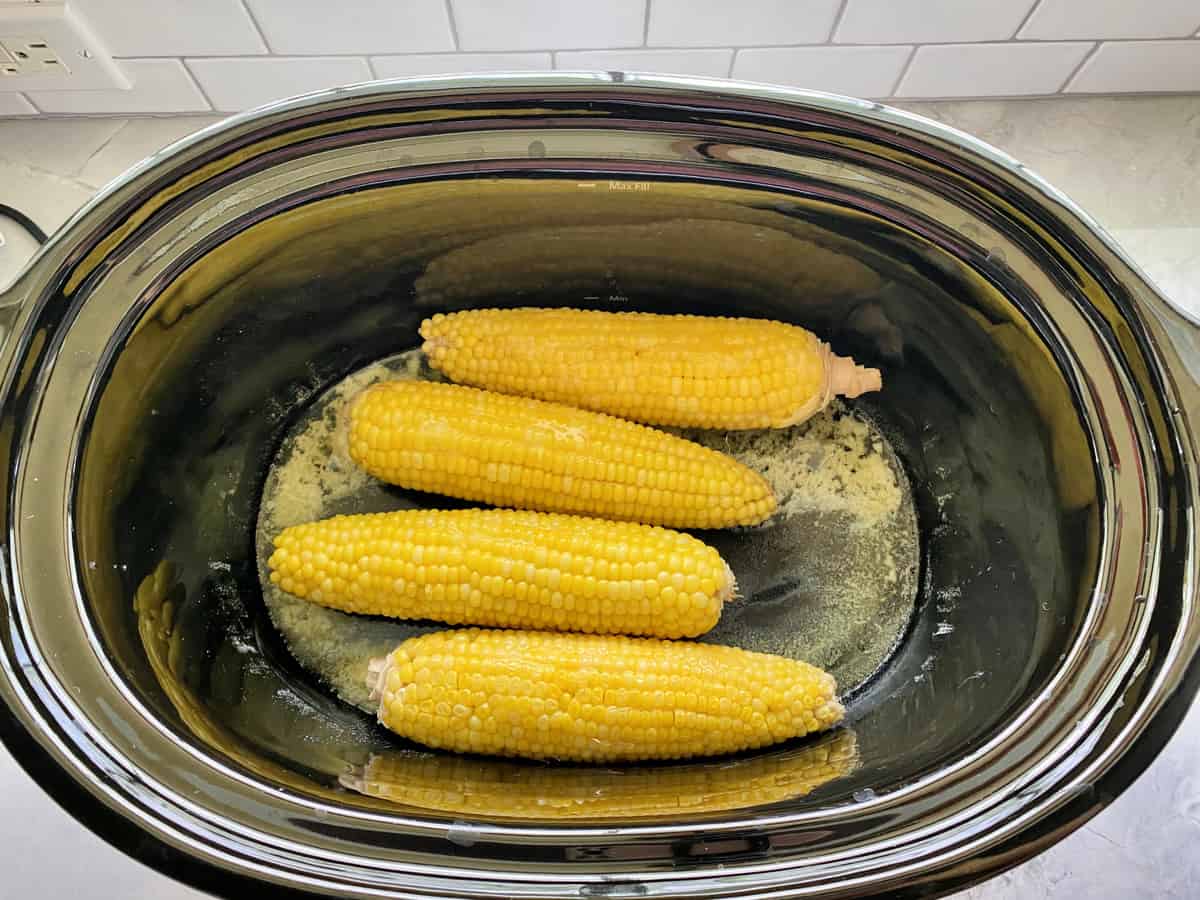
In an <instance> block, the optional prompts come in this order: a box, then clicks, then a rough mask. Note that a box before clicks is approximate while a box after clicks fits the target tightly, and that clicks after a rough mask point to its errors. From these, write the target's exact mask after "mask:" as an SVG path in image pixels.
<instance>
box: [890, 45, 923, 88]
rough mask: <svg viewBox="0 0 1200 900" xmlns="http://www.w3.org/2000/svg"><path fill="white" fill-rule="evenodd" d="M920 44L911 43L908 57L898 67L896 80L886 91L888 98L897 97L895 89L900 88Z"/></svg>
mask: <svg viewBox="0 0 1200 900" xmlns="http://www.w3.org/2000/svg"><path fill="white" fill-rule="evenodd" d="M922 46H923V45H922V44H913V46H912V49H911V50H910V51H909V53H908V59H906V60H905V61H904V65H902V66H901V67H900V74H899V75H897V76H896V80H895V81H894V82H893V83H892V89H891V91H890V92H889V93H888V98H889V99H897V98H896V91H898V90H900V85H901V84H903V83H904V77H905V76H906V75H907V74H908V70H909V69H911V68H912V64H913V61H914V60H915V59H916V58H917V51H918V50H920V49H921V47H922Z"/></svg>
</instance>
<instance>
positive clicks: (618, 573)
mask: <svg viewBox="0 0 1200 900" xmlns="http://www.w3.org/2000/svg"><path fill="white" fill-rule="evenodd" d="M268 565H269V567H270V569H271V582H272V583H273V584H277V585H279V587H280V588H282V589H283V590H285V591H287V592H288V593H289V594H293V595H295V596H297V597H302V598H304V599H307V600H311V601H312V602H314V603H319V604H321V605H322V606H329V607H332V608H334V609H340V610H343V611H344V612H351V613H369V614H374V615H384V616H393V617H395V618H400V619H436V620H438V621H441V622H447V623H449V624H451V625H460V624H470V625H493V626H499V627H506V628H546V629H553V630H557V631H587V632H594V633H601V634H643V635H654V636H656V637H670V638H676V637H694V636H696V635H699V634H703V633H704V632H706V631H708V630H709V629H710V628H712V627H713V625H715V624H716V623H717V620H718V619H719V618H720V616H721V607H722V605H723V604H724V602H725V601H726V600H727V599H729V598H730V597H731V596H732V595H733V591H734V581H733V574H732V573H731V572H730V571H729V568H728V567H727V566H726V565H725V563H724V561H723V560H722V559H721V556H720V554H718V553H717V551H716V550H714V549H712V548H711V547H709V546H708V545H707V544H704V543H703V542H701V541H699V540H697V539H696V538H694V537H692V536H691V535H687V534H681V533H680V532H677V531H670V530H668V529H665V528H658V527H653V526H650V525H638V524H635V523H633V522H610V521H607V520H604V519H588V518H582V517H579V516H565V515H558V514H555V513H538V512H524V511H517V510H507V509H460V510H424V509H421V510H402V511H400V512H390V513H368V514H362V515H354V516H336V517H334V518H332V519H324V520H322V521H320V522H310V523H307V524H304V525H296V526H293V527H291V528H287V529H284V531H283V532H282V533H281V534H280V535H279V537H278V538H276V540H275V552H274V553H273V554H272V555H271V558H270V559H269V560H268Z"/></svg>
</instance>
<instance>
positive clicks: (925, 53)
mask: <svg viewBox="0 0 1200 900" xmlns="http://www.w3.org/2000/svg"><path fill="white" fill-rule="evenodd" d="M1092 46H1093V45H1092V44H1090V43H1086V42H1072V43H1065V42H1064V43H1033V44H1015V43H1005V44H957V45H955V44H939V45H934V46H929V47H918V48H917V52H916V54H915V55H914V56H913V60H912V63H911V64H910V65H909V67H908V71H907V72H906V73H905V74H904V78H903V79H902V80H901V82H900V86H899V87H898V88H897V89H896V96H898V97H1015V96H1020V95H1023V94H1053V93H1054V92H1055V91H1057V90H1059V89H1060V88H1061V87H1062V84H1063V82H1064V81H1066V79H1067V77H1068V76H1069V75H1070V74H1071V73H1072V72H1073V71H1074V70H1075V67H1076V66H1077V65H1079V62H1080V61H1081V60H1082V59H1083V58H1084V56H1086V55H1087V52H1088V51H1089V50H1090V49H1091V48H1092Z"/></svg>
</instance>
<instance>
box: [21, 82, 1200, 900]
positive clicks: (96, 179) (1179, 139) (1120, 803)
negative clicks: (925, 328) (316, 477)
mask: <svg viewBox="0 0 1200 900" xmlns="http://www.w3.org/2000/svg"><path fill="white" fill-rule="evenodd" d="M907 108H909V109H912V110H914V111H916V112H920V113H923V114H924V115H928V116H931V117H933V118H935V119H939V120H941V121H943V122H946V123H948V124H950V125H953V126H955V127H957V128H960V129H962V130H963V131H967V132H971V133H972V134H975V135H977V136H979V137H981V138H983V139H984V140H987V141H990V142H991V143H993V144H995V145H996V146H998V147H1000V148H1002V149H1003V150H1006V151H1008V152H1009V153H1011V154H1012V155H1013V156H1015V157H1016V158H1017V159H1019V160H1021V161H1022V162H1024V163H1026V164H1027V165H1029V166H1030V167H1031V168H1032V169H1034V170H1035V171H1036V172H1038V173H1039V174H1041V175H1042V176H1044V177H1045V178H1047V179H1048V180H1049V181H1050V182H1051V183H1053V184H1055V185H1057V186H1058V187H1059V188H1061V189H1063V190H1064V191H1066V192H1067V193H1068V194H1070V195H1071V196H1072V198H1073V199H1075V200H1076V201H1077V202H1078V203H1080V204H1081V205H1082V206H1083V207H1084V208H1085V209H1086V210H1088V211H1089V212H1090V213H1091V214H1092V215H1093V216H1095V218H1096V219H1098V220H1099V221H1100V223H1101V224H1102V225H1103V226H1104V227H1105V228H1107V229H1108V230H1109V231H1110V232H1111V233H1112V234H1113V236H1114V237H1116V239H1117V240H1118V241H1119V242H1120V243H1121V244H1123V245H1124V246H1125V248H1126V250H1128V252H1129V253H1130V254H1131V255H1132V256H1133V258H1134V259H1135V260H1137V261H1138V262H1139V263H1140V264H1141V266H1142V267H1143V268H1144V269H1145V270H1146V272H1147V273H1148V274H1149V275H1150V277H1151V278H1152V279H1154V280H1155V281H1156V282H1157V283H1158V284H1159V286H1160V287H1161V288H1162V289H1163V290H1164V291H1165V293H1166V294H1167V295H1168V296H1169V297H1171V298H1173V299H1174V300H1175V301H1176V302H1178V303H1179V304H1180V305H1182V306H1185V307H1187V308H1188V309H1190V310H1191V311H1193V312H1194V313H1196V314H1198V315H1200V96H1192V97H1146V98H1122V99H1103V98H1101V99H1080V100H1058V99H1053V100H1028V101H1020V100H1003V101H967V102H952V103H951V102H946V103H924V104H907ZM211 121H214V120H213V119H208V118H198V117H191V118H174V119H60V120H20V119H16V120H4V121H0V203H6V204H8V205H10V206H14V207H17V208H18V209H21V210H23V211H24V212H26V213H27V214H29V215H30V216H32V217H33V219H34V220H35V221H37V222H38V223H39V224H40V225H41V226H42V227H43V228H45V229H47V230H50V229H52V228H55V227H57V226H58V225H59V224H61V223H62V222H63V221H64V220H65V219H66V218H67V217H68V216H69V215H70V214H71V213H72V212H73V211H74V210H75V209H76V208H78V207H79V206H80V204H82V203H83V202H84V201H85V200H87V199H88V198H89V197H90V196H91V195H92V194H93V193H94V192H95V191H96V189H97V188H98V187H100V186H101V185H103V184H104V183H105V182H106V181H108V180H109V179H111V178H114V177H116V176H117V175H119V174H120V173H121V172H122V171H124V169H125V168H126V167H128V166H129V165H130V164H132V163H134V162H136V161H137V160H139V159H141V158H142V157H144V156H146V155H148V154H149V153H151V152H153V151H154V150H157V149H158V148H159V147H161V146H163V145H164V144H166V143H169V142H170V141H173V140H175V139H176V138H179V137H182V136H183V135H186V134H188V133H189V132H191V131H193V130H195V129H197V128H199V127H201V126H203V125H206V124H208V123H209V122H211ZM0 235H2V236H3V237H4V239H5V240H6V241H7V243H6V244H4V245H0V286H2V285H3V284H5V283H6V282H7V281H8V276H11V275H12V274H13V273H14V272H15V271H16V269H17V268H18V267H19V265H20V264H21V263H22V262H23V260H24V259H25V258H26V256H27V254H28V253H29V251H30V248H31V244H30V242H29V241H28V239H27V238H26V237H25V235H23V234H22V233H21V232H20V231H19V229H17V228H16V227H15V226H13V225H11V223H9V222H8V220H6V219H0ZM0 796H2V797H3V798H4V801H5V802H4V813H3V815H2V816H0V872H3V873H4V875H3V877H0V900H8V898H12V900H17V898H32V897H37V898H39V900H58V898H71V900H110V898H122V900H138V898H147V900H151V898H152V900H198V898H201V897H203V896H204V895H202V894H200V893H199V892H197V891H194V890H191V889H190V888H185V887H183V886H181V885H179V884H176V883H175V882H173V881H171V880H169V879H168V878H166V877H165V876H163V875H159V874H158V873H156V872H153V871H151V870H150V869H148V868H146V867H144V866H142V865H141V864H139V863H136V862H133V861H131V860H129V859H127V858H125V857H124V856H122V855H121V854H119V853H118V852H117V851H115V850H113V849H111V848H110V847H108V845H107V844H105V843H104V842H103V841H101V840H100V839H99V838H97V837H95V836H94V835H92V834H91V833H90V832H88V831H86V830H85V829H84V828H83V827H82V826H80V825H78V824H77V823H76V822H75V821H74V820H73V819H71V818H70V817H69V816H68V815H67V814H66V813H64V812H63V811H62V810H61V809H59V808H58V807H57V806H56V805H55V804H54V803H53V802H51V801H50V800H49V799H48V798H47V797H46V796H45V795H44V794H43V793H42V792H41V790H40V789H39V788H38V787H37V786H36V785H35V784H34V783H33V782H32V781H31V780H30V779H29V777H28V776H27V775H25V773H24V772H23V771H21V770H20V769H18V768H17V766H16V764H15V763H14V762H13V761H12V759H11V758H10V757H9V756H8V754H7V753H6V752H5V751H4V750H3V749H2V748H0ZM1197 847H1200V706H1198V707H1197V708H1196V709H1194V710H1193V711H1192V713H1191V715H1190V716H1189V717H1188V718H1187V719H1186V720H1185V721H1184V724H1183V726H1182V727H1181V728H1180V730H1179V732H1178V733H1177V734H1176V735H1175V737H1174V739H1173V740H1172V741H1171V742H1170V744H1169V745H1168V746H1167V748H1166V750H1165V751H1164V752H1163V754H1162V755H1161V756H1160V757H1159V758H1158V759H1157V760H1156V761H1155V762H1154V763H1153V764H1152V765H1151V766H1150V768H1149V769H1148V770H1147V772H1146V773H1145V774H1144V775H1143V776H1142V777H1141V778H1140V779H1139V780H1138V781H1137V782H1136V783H1135V784H1134V785H1133V786H1132V787H1131V788H1130V789H1129V790H1128V791H1126V792H1125V793H1124V794H1122V795H1121V796H1120V797H1119V798H1118V799H1117V800H1116V801H1115V802H1114V803H1113V804H1112V805H1111V806H1110V807H1109V808H1108V809H1107V810H1105V811H1104V812H1102V813H1101V814H1100V815H1099V816H1097V817H1096V818H1095V819H1093V820H1092V821H1091V822H1089V823H1088V824H1087V825H1085V826H1084V827H1083V828H1081V829H1080V830H1079V831H1077V832H1075V833H1074V834H1073V835H1071V836H1070V837H1068V838H1067V839H1066V840H1064V841H1062V842H1061V843H1059V844H1058V845H1056V846H1055V847H1053V848H1052V849H1051V850H1049V851H1047V852H1046V853H1043V854H1042V855H1041V856H1039V857H1037V858H1036V859H1033V860H1031V861H1030V862H1028V863H1026V864H1025V865H1023V866H1020V867H1018V868H1016V869H1013V870H1012V871H1010V872H1008V873H1006V874H1004V875H1001V876H999V877H998V878H996V879H994V880H992V881H990V882H988V883H986V884H983V885H980V886H978V887H975V888H972V889H971V890H969V891H965V892H963V893H961V894H958V895H956V900H1016V898H1019V900H1033V898H1053V900H1059V898H1087V900H1130V898H1135V897H1145V898H1153V900H1193V898H1196V897H1198V896H1200V852H1197V849H1196V848H1197Z"/></svg>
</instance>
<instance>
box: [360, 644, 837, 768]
mask: <svg viewBox="0 0 1200 900" xmlns="http://www.w3.org/2000/svg"><path fill="white" fill-rule="evenodd" d="M368 678H369V679H371V684H372V688H373V696H375V695H377V697H378V700H379V721H380V722H381V723H383V724H384V725H385V726H387V727H388V728H390V729H391V730H392V731H395V732H396V733H397V734H399V735H401V736H402V737H406V738H409V739H410V740H414V741H417V742H418V743H421V744H425V745H426V746H429V747H434V748H437V749H441V750H453V751H456V752H460V753H485V754H490V755H494V756H519V757H525V758H528V759H557V760H570V761H577V762H618V761H628V762H634V761H638V760H648V759H685V758H687V757H693V756H714V755H718V754H723V753H734V752H737V751H740V750H750V749H753V748H757V747H765V746H767V745H768V744H774V743H777V742H779V741H784V740H787V739H789V738H794V737H800V736H802V735H805V734H808V733H809V732H813V731H820V730H823V729H825V728H829V727H831V726H833V725H836V724H837V723H838V722H839V721H841V718H842V715H843V713H844V710H843V709H842V705H841V704H840V703H838V701H837V698H836V696H835V692H836V689H837V685H836V684H835V683H834V680H833V676H832V675H829V674H828V673H826V672H822V671H821V670H820V669H817V668H815V667H814V666H810V665H808V664H807V663H803V662H796V661H795V660H791V659H786V658H784V657H782V656H770V655H768V654H765V653H751V652H750V651H747V650H739V649H736V648H734V647H724V646H720V645H717V644H697V643H690V642H687V641H661V640H652V639H646V638H641V639H639V638H630V637H604V636H596V635H580V634H557V633H553V632H545V631H488V630H481V629H474V628H472V629H460V630H452V631H439V632H434V633H432V634H426V635H422V636H420V637H415V638H411V639H409V640H407V641H405V642H404V643H402V644H401V645H400V646H399V647H397V648H396V649H395V650H393V651H392V652H391V653H390V654H389V655H388V656H387V657H385V658H382V659H377V660H372V661H371V665H370V674H369V675H368Z"/></svg>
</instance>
